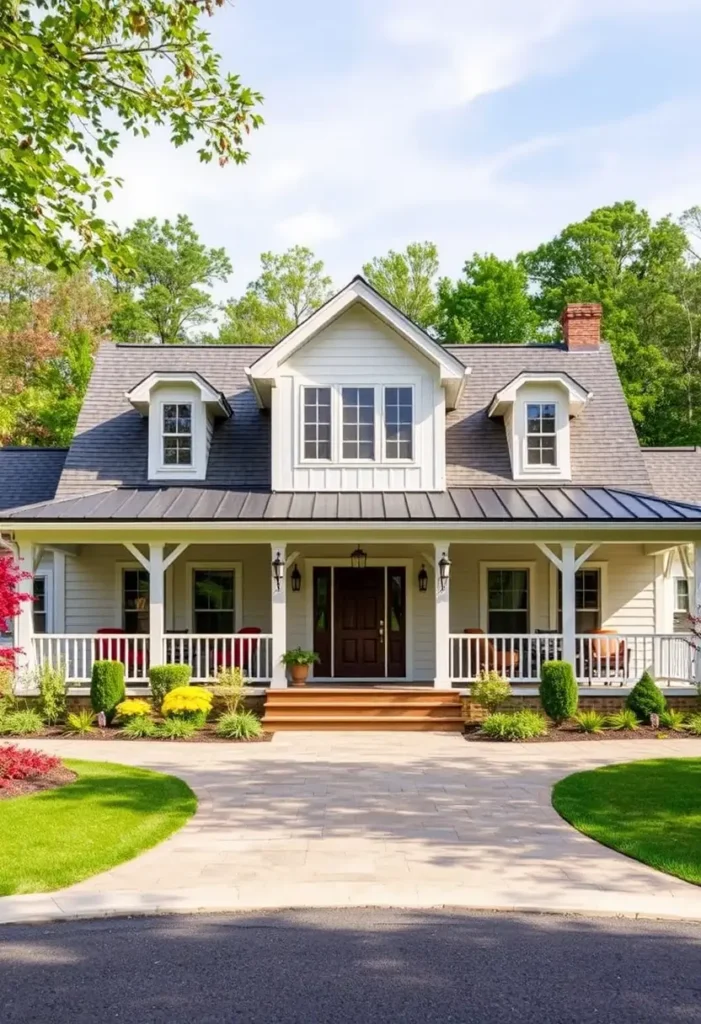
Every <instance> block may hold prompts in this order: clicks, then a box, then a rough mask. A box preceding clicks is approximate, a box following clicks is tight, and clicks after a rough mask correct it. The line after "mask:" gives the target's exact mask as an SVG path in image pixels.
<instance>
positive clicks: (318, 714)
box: [265, 708, 462, 722]
mask: <svg viewBox="0 0 701 1024" xmlns="http://www.w3.org/2000/svg"><path fill="white" fill-rule="evenodd" d="M397 717H401V718H414V719H416V721H426V722H430V721H432V720H433V719H436V718H439V719H446V718H448V719H451V720H455V721H456V722H462V715H461V713H460V710H459V709H458V711H456V712H453V711H452V708H451V709H449V710H447V711H446V709H440V708H439V709H437V710H435V711H420V710H419V711H415V710H413V709H412V708H367V709H365V710H362V711H359V710H358V709H357V708H319V709H318V710H313V711H278V710H272V709H271V710H270V711H266V713H265V719H266V721H271V720H273V719H275V720H276V721H282V720H283V719H285V720H289V721H292V722H297V721H299V720H300V719H307V718H358V719H364V718H397Z"/></svg>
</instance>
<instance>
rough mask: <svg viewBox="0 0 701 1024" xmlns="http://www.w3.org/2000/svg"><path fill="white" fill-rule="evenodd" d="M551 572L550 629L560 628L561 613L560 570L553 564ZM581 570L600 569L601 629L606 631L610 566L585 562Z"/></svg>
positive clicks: (551, 564)
mask: <svg viewBox="0 0 701 1024" xmlns="http://www.w3.org/2000/svg"><path fill="white" fill-rule="evenodd" d="M548 565H549V571H550V587H549V590H550V600H549V603H548V604H549V608H548V622H549V624H550V629H557V628H558V619H559V611H560V609H559V608H558V607H557V606H558V599H557V596H558V595H557V577H558V575H559V572H560V570H559V569H558V568H557V566H556V565H553V563H552V562H549V563H548ZM579 568H580V569H598V570H599V587H600V591H601V592H600V594H599V605H600V607H599V617H600V619H601V627H600V628H601V629H606V625H607V623H608V620H609V612H610V606H609V564H608V562H602V561H595V562H585V563H584V565H580V567H579Z"/></svg>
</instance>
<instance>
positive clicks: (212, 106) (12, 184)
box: [0, 0, 261, 269]
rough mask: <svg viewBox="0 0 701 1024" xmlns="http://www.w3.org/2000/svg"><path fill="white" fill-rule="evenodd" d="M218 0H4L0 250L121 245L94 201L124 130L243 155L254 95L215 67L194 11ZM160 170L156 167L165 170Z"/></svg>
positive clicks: (114, 254) (59, 254) (202, 12)
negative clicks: (158, 131) (161, 130)
mask: <svg viewBox="0 0 701 1024" xmlns="http://www.w3.org/2000/svg"><path fill="white" fill-rule="evenodd" d="M223 3H224V0H2V2H1V3H0V255H4V256H5V257H6V258H9V259H19V258H23V259H25V260H28V261H29V262H32V263H42V264H45V265H46V266H48V267H49V268H53V269H57V268H59V267H64V268H73V267H75V265H76V264H77V262H78V261H79V260H80V258H81V257H83V256H86V255H87V256H90V257H91V258H92V259H93V260H97V261H107V262H110V261H112V260H114V259H117V258H119V256H120V255H121V256H122V258H123V253H121V250H120V248H119V244H118V243H119V238H118V236H117V235H116V233H115V232H114V230H113V229H112V228H111V227H110V225H108V224H107V223H106V221H105V220H104V219H103V218H102V216H101V215H100V213H99V211H98V204H99V203H100V201H102V200H107V201H109V200H110V199H111V198H112V194H113V192H114V188H115V186H117V185H119V184H121V182H120V180H119V179H117V178H115V177H114V176H113V175H111V174H110V172H109V162H110V159H111V157H112V156H113V155H114V153H115V151H116V149H117V147H118V145H119V142H120V140H121V138H122V136H123V134H124V133H125V132H126V133H130V134H133V135H137V136H144V135H148V134H149V132H150V130H151V128H152V127H153V126H154V125H167V126H168V128H169V130H170V138H171V142H172V143H173V145H175V146H182V145H184V144H185V143H189V142H192V141H195V140H196V141H197V143H198V146H199V149H198V152H199V157H200V160H202V161H205V162H208V161H211V160H212V159H216V160H218V162H219V163H220V164H221V165H224V164H226V163H228V162H229V161H233V162H235V163H241V162H242V161H244V160H246V158H247V156H248V154H247V152H246V149H245V145H244V140H245V137H246V135H247V134H248V133H249V132H250V130H251V129H252V128H257V127H258V126H259V124H260V123H261V117H260V114H259V113H258V112H257V105H258V103H259V102H260V99H261V98H260V96H259V95H258V93H255V92H252V91H251V90H250V89H248V88H245V87H244V86H243V85H242V84H241V82H240V80H239V78H238V76H237V75H233V74H228V73H225V72H224V71H223V70H222V67H221V58H220V57H219V55H218V54H217V53H216V52H215V50H214V49H213V47H212V44H211V41H210V36H209V33H208V32H207V31H206V29H204V28H203V27H202V17H203V16H208V15H212V14H213V13H214V12H215V8H217V7H221V6H223ZM164 173H165V172H164Z"/></svg>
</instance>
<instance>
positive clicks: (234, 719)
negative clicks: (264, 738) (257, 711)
mask: <svg viewBox="0 0 701 1024" xmlns="http://www.w3.org/2000/svg"><path fill="white" fill-rule="evenodd" d="M215 732H216V734H217V736H223V737H224V738H225V739H227V740H255V739H258V737H259V736H260V735H262V732H263V726H262V725H261V722H260V719H259V718H257V717H256V716H255V715H254V714H253V712H252V711H227V712H226V714H224V715H222V716H221V718H220V719H219V721H218V722H217V725H216V729H215Z"/></svg>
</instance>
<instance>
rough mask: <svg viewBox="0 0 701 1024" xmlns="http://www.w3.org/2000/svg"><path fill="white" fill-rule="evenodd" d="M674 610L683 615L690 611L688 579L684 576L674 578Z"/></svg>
mask: <svg viewBox="0 0 701 1024" xmlns="http://www.w3.org/2000/svg"><path fill="white" fill-rule="evenodd" d="M674 610H675V612H678V613H682V614H684V615H688V614H689V613H690V611H691V603H690V600H689V581H688V579H686V577H685V576H677V577H676V579H675V580H674Z"/></svg>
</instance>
